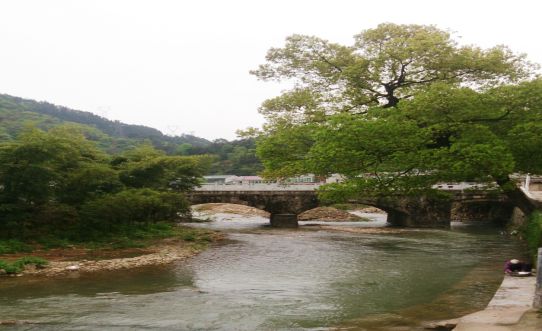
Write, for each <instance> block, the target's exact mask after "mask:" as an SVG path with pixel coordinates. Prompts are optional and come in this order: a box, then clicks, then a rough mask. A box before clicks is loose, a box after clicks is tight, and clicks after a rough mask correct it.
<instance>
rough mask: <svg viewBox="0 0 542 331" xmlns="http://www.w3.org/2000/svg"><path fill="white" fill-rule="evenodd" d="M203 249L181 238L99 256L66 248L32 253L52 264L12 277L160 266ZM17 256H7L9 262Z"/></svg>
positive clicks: (88, 251) (110, 251)
mask: <svg viewBox="0 0 542 331" xmlns="http://www.w3.org/2000/svg"><path fill="white" fill-rule="evenodd" d="M222 238H223V236H222V235H221V234H219V233H215V234H214V235H213V237H212V241H218V240H221V239H222ZM203 248H204V246H202V245H194V244H192V243H190V242H186V241H183V240H181V239H178V238H168V239H163V240H160V241H159V242H157V243H156V244H154V245H151V246H148V247H146V248H144V249H117V250H103V251H102V252H99V253H96V252H95V251H93V250H85V249H77V248H71V249H70V248H64V249H55V250H51V251H44V252H33V253H32V255H36V256H40V257H44V258H46V259H47V260H48V261H49V264H48V265H47V266H43V267H36V266H34V265H27V266H26V268H25V269H24V270H23V271H22V272H21V273H19V274H16V275H11V276H23V275H35V276H59V275H65V274H70V273H75V272H81V273H86V272H96V271H114V270H120V269H131V268H138V267H143V266H149V265H161V264H167V263H171V262H174V261H179V260H183V259H186V258H189V257H191V256H193V255H195V254H197V253H199V252H200V251H201V250H202V249H203ZM15 257H16V256H8V259H9V258H11V259H13V258H15ZM4 276H7V275H4Z"/></svg>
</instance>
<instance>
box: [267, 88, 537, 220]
mask: <svg viewBox="0 0 542 331" xmlns="http://www.w3.org/2000/svg"><path fill="white" fill-rule="evenodd" d="M541 96H542V81H541V80H539V79H536V80H533V81H529V82H524V83H521V84H519V85H507V86H502V87H496V88H493V89H489V90H485V91H476V90H474V89H472V88H467V87H458V86H454V85H448V84H443V83H440V84H433V85H432V86H429V87H427V88H426V89H425V90H424V91H420V92H418V93H417V94H416V95H415V97H414V98H412V99H410V100H404V101H403V102H401V103H400V104H398V105H397V107H394V108H382V107H378V106H375V107H371V108H369V109H368V110H367V112H366V113H365V114H352V113H339V114H334V115H330V116H328V117H327V119H326V121H325V122H318V123H308V124H304V125H281V126H278V125H276V124H275V125H273V126H271V129H269V128H268V130H267V132H266V134H265V135H262V136H261V137H260V139H259V142H258V153H259V155H260V157H261V158H262V160H263V163H264V165H265V167H266V174H267V175H268V176H273V177H285V176H291V175H296V174H302V173H308V172H312V173H315V174H319V175H329V174H331V173H339V174H342V175H343V176H345V178H346V180H345V181H344V182H343V183H339V184H334V185H330V186H328V187H327V188H324V190H323V194H324V196H327V197H328V198H330V199H334V200H341V199H346V198H351V197H355V196H359V195H361V194H372V195H379V194H389V193H397V192H401V193H403V194H405V193H406V194H419V193H422V192H428V191H430V190H431V187H432V185H434V184H436V183H438V182H441V181H476V182H486V183H493V182H497V183H498V184H499V185H500V187H501V188H502V189H504V191H505V192H506V193H508V194H509V196H510V197H511V198H513V199H514V201H515V202H516V203H517V205H518V206H520V207H522V208H524V210H526V211H528V212H529V211H530V210H529V208H530V207H528V206H526V205H525V204H524V203H525V202H524V201H522V200H521V198H520V197H519V195H518V194H516V193H517V188H516V186H515V184H514V183H513V181H512V180H511V179H510V175H511V174H512V173H514V172H534V173H542V160H541V159H540V157H539V155H538V154H539V153H536V152H535V151H536V150H538V149H539V148H540V146H541V145H540V134H541V133H542V132H541V131H540V130H541V126H540V125H539V123H540V122H541V121H540V120H541V119H542V103H541V102H540V101H541V100H540V98H541Z"/></svg>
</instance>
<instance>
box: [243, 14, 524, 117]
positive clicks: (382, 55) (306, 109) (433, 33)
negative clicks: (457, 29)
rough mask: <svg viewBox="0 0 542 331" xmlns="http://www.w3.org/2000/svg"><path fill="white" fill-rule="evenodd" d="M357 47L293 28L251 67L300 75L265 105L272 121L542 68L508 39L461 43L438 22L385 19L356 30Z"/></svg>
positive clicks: (263, 75)
mask: <svg viewBox="0 0 542 331" xmlns="http://www.w3.org/2000/svg"><path fill="white" fill-rule="evenodd" d="M354 39H355V42H354V45H353V46H344V45H340V44H337V43H332V42H329V41H327V40H323V39H321V38H318V37H312V36H304V35H293V36H290V37H288V38H287V39H286V45H285V46H284V47H282V48H271V49H270V50H269V51H268V53H267V57H266V60H267V63H266V64H263V65H261V66H260V67H259V68H258V69H257V70H254V71H252V72H251V73H252V74H254V75H256V76H257V77H258V78H260V79H262V80H279V81H280V80H287V81H293V82H294V83H295V84H294V88H293V89H292V90H290V91H287V92H285V93H283V94H282V95H281V96H279V97H276V98H274V99H270V100H267V101H265V102H264V103H263V105H262V107H261V109H260V111H261V113H262V114H264V115H265V116H266V117H267V118H268V120H269V121H270V122H271V123H274V122H277V121H279V122H280V121H283V122H284V121H285V122H289V123H305V122H307V121H321V120H324V119H325V117H326V116H328V115H330V114H334V113H340V112H350V113H364V112H366V110H367V109H368V108H367V107H368V106H375V105H381V106H383V107H384V108H386V107H395V106H397V105H398V103H399V101H400V100H403V99H408V98H410V97H412V96H413V95H415V94H417V93H418V92H420V91H422V90H424V89H426V88H427V86H430V85H432V84H434V83H438V82H445V83H447V84H453V85H456V86H457V85H463V86H469V87H474V88H487V87H493V86H495V85H500V84H507V83H512V82H518V81H520V80H523V79H526V78H529V77H531V76H532V73H533V71H532V69H533V68H534V67H535V66H534V65H532V64H530V63H529V62H527V61H526V60H525V56H524V55H516V54H514V53H512V52H511V51H510V50H509V49H508V48H506V47H504V46H496V47H493V48H490V49H481V48H479V47H476V46H460V45H458V44H457V43H456V42H455V41H454V40H453V39H451V36H450V34H449V33H448V32H446V31H443V30H440V29H438V28H436V27H434V26H424V25H397V24H391V23H385V24H380V25H378V26H377V27H376V28H374V29H368V30H365V31H362V32H361V33H360V34H358V35H356V36H355V37H354Z"/></svg>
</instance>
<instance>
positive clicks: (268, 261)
mask: <svg viewBox="0 0 542 331" xmlns="http://www.w3.org/2000/svg"><path fill="white" fill-rule="evenodd" d="M264 221H265V222H267V221H266V220H264ZM375 224H378V221H375ZM198 226H206V227H212V228H222V229H227V231H228V232H229V236H230V239H231V240H229V241H228V242H226V243H224V244H220V245H217V246H216V247H213V248H211V249H209V250H207V251H206V252H204V253H202V254H200V255H199V256H197V257H195V258H193V259H191V260H189V262H188V263H186V262H184V263H179V264H173V265H170V266H166V267H159V268H145V269H140V270H137V271H126V272H114V273H103V274H93V275H87V276H81V277H79V278H61V279H54V280H47V281H44V282H43V281H40V282H32V280H31V279H24V278H25V277H22V278H18V279H7V281H4V280H2V284H1V285H0V316H2V317H1V318H2V319H24V320H33V321H38V322H41V323H44V324H36V325H32V324H28V325H23V326H18V327H13V328H17V329H21V330H89V329H90V330H103V329H107V330H116V329H118V330H127V329H130V330H132V329H162V330H324V329H327V327H331V326H345V327H353V329H359V330H365V329H366V330H376V329H378V328H382V330H386V329H387V328H388V327H390V326H395V325H403V326H407V327H412V328H415V326H416V325H418V324H419V322H420V321H423V320H433V319H444V318H451V317H455V316H457V315H460V314H464V313H467V312H469V311H472V310H476V309H479V308H482V307H483V306H485V304H486V303H487V302H488V301H489V300H490V298H491V296H492V294H493V292H494V291H495V289H496V288H497V286H498V284H499V283H500V281H501V279H502V273H501V266H502V261H503V260H505V259H507V258H508V257H510V256H517V252H518V249H519V247H518V246H519V245H518V244H517V243H515V242H513V241H508V240H503V238H502V237H500V235H499V234H498V230H497V229H492V228H488V227H482V228H473V227H461V228H458V229H457V230H453V231H444V230H413V231H408V232H402V233H397V234H384V233H383V234H358V233H356V234H352V233H340V232H328V231H325V230H321V229H319V230H313V231H307V230H303V229H300V230H272V229H269V228H266V227H264V222H263V221H262V222H260V223H258V222H254V220H241V219H239V220H236V221H231V220H230V221H217V222H213V223H208V224H204V225H202V224H199V225H198ZM349 226H350V225H349ZM358 226H367V223H363V225H358ZM236 228H242V231H236V230H235V229H236ZM9 329H11V327H10V328H9Z"/></svg>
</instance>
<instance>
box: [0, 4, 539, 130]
mask: <svg viewBox="0 0 542 331" xmlns="http://www.w3.org/2000/svg"><path fill="white" fill-rule="evenodd" d="M382 22H393V23H417V24H435V25H437V26H438V27H439V28H442V29H450V30H452V31H455V32H456V36H457V37H461V39H459V40H460V41H461V42H463V43H474V44H478V45H480V46H482V47H491V46H494V45H496V44H505V45H508V46H510V47H511V48H512V49H513V50H514V51H516V52H521V53H527V54H528V55H529V59H530V60H531V61H534V62H537V63H542V42H541V41H540V40H541V39H540V33H541V32H542V23H541V22H542V1H539V0H531V1H528V0H514V1H500V0H492V1H491V0H487V1H482V0H479V1H476V0H469V1H464V0H453V1H447V0H440V1H437V0H433V1H431V0H426V1H422V0H420V1H415V0H410V1H407V0H397V1H394V0H386V1H382V0H372V1H362V0H357V1H355V0H333V1H332V0H327V1H322V0H297V1H296V0H273V1H270V0H266V1H241V0H227V1H220V0H200V1H195V0H193V1H166V0H155V1H151V0H148V1H136V0H118V1H115V0H103V1H102V0H86V1H84V0H78V1H75V0H65V1H62V0H47V1H46V0H35V1H27V0H12V1H10V0H0V45H1V46H0V93H7V94H11V95H15V96H20V97H25V98H31V99H37V100H44V101H48V102H52V103H55V104H59V105H63V106H67V107H70V108H74V109H78V110H85V111H90V112H93V113H96V114H98V115H101V116H104V117H107V118H110V119H115V120H120V121H123V122H127V123H133V124H143V125H148V126H151V127H155V128H157V129H160V130H162V131H163V132H164V133H167V134H181V133H192V134H195V135H198V136H201V137H204V138H208V139H216V138H226V139H233V138H235V130H236V129H243V128H246V127H248V126H260V125H261V123H262V122H263V119H262V117H261V116H260V115H259V114H258V112H257V109H258V107H259V105H260V104H261V102H262V101H263V100H264V99H266V98H269V97H272V96H274V95H277V94H278V93H279V92H280V90H281V87H280V86H279V85H277V84H273V83H264V82H259V81H257V79H256V78H255V77H254V76H251V75H249V73H248V71H249V70H250V69H254V68H256V67H257V66H258V64H261V63H263V62H264V57H265V53H266V51H267V49H269V48H270V47H273V46H274V47H279V46H282V45H283V42H284V38H285V37H287V36H288V35H291V34H294V33H300V34H308V35H316V36H319V37H322V38H325V39H328V40H331V41H335V42H340V43H343V44H347V45H350V44H351V43H352V40H353V39H352V36H353V35H354V34H357V33H359V32H360V31H361V30H364V29H368V28H373V27H376V25H377V24H379V23H382Z"/></svg>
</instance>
